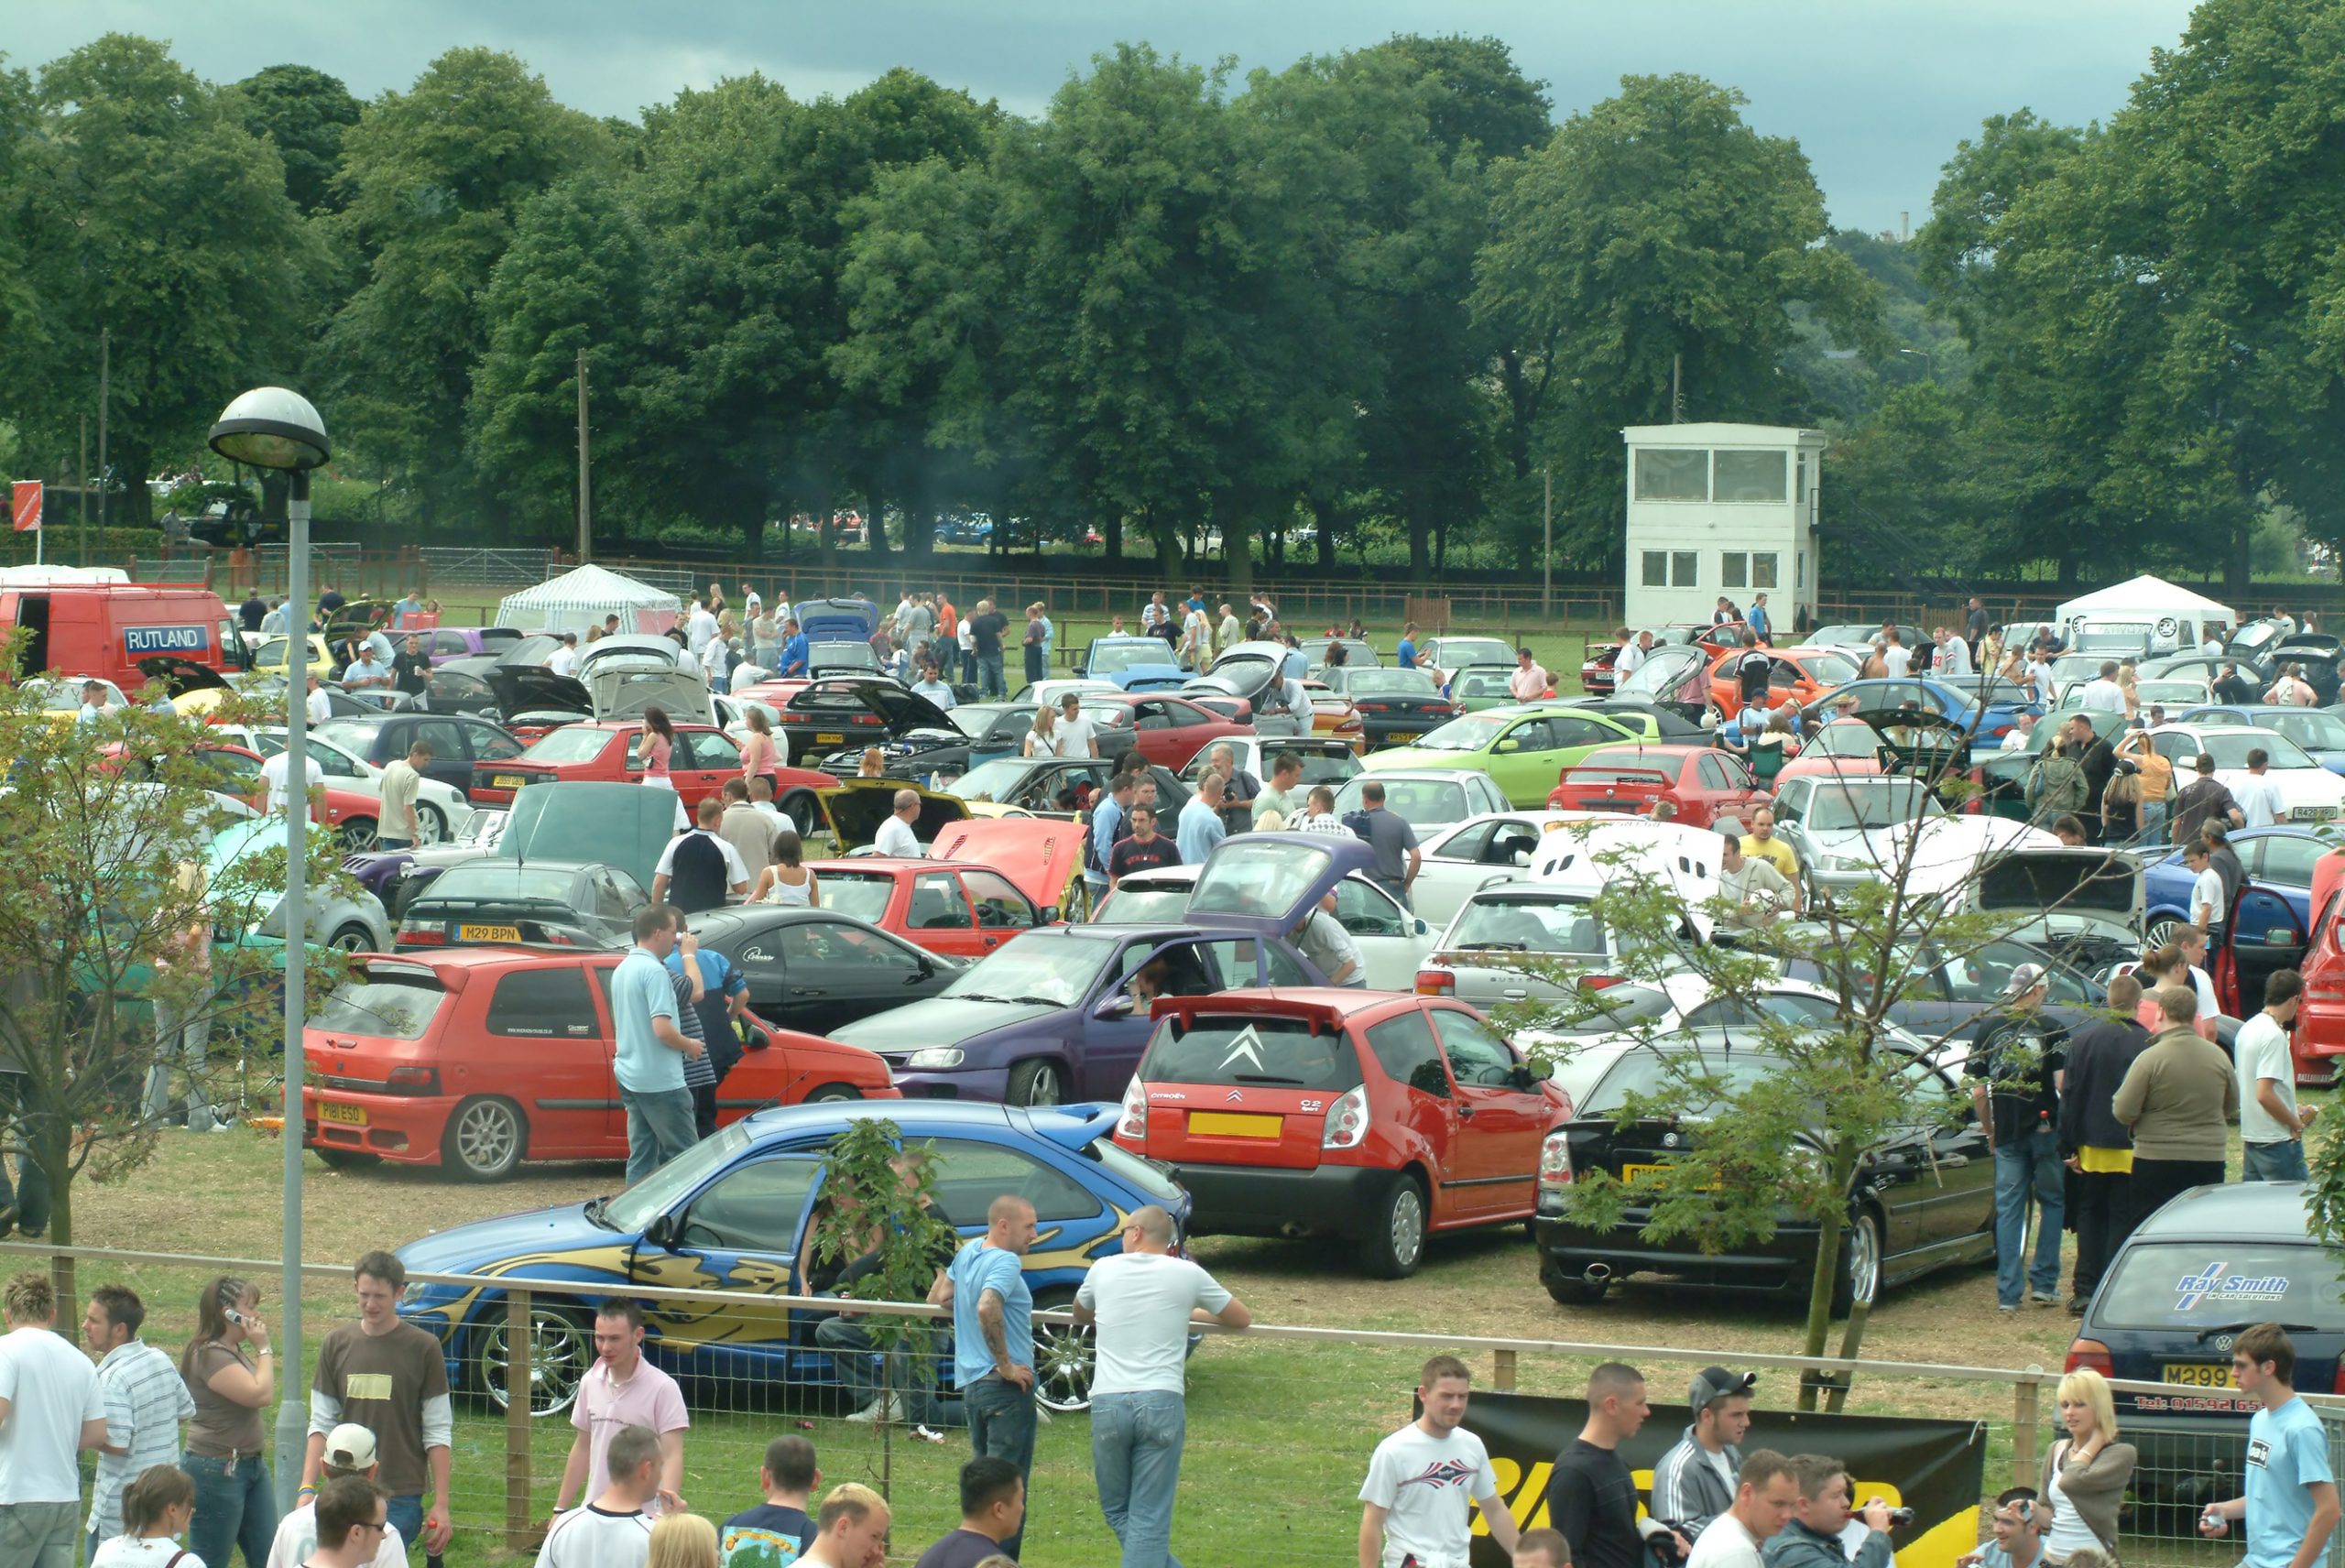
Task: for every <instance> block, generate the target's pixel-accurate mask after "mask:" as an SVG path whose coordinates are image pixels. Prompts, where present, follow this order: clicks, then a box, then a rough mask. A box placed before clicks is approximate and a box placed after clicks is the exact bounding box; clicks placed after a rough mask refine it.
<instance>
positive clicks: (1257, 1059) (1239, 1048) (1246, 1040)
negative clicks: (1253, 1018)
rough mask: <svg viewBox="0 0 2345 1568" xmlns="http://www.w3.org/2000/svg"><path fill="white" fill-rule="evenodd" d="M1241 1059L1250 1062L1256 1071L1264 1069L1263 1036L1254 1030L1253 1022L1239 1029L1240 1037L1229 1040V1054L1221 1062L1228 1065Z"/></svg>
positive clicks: (1225, 1065)
mask: <svg viewBox="0 0 2345 1568" xmlns="http://www.w3.org/2000/svg"><path fill="white" fill-rule="evenodd" d="M1240 1060H1243V1061H1245V1062H1250V1063H1251V1064H1252V1065H1253V1068H1254V1071H1255V1072H1257V1073H1260V1071H1262V1037H1261V1036H1260V1035H1258V1034H1256V1033H1255V1032H1254V1026H1253V1025H1251V1024H1249V1025H1247V1026H1246V1028H1245V1029H1241V1030H1239V1031H1238V1038H1237V1039H1235V1040H1231V1041H1230V1042H1229V1054H1228V1055H1227V1056H1225V1057H1223V1058H1222V1059H1221V1064H1222V1065H1223V1066H1224V1067H1227V1066H1228V1065H1229V1064H1230V1063H1231V1062H1237V1061H1240Z"/></svg>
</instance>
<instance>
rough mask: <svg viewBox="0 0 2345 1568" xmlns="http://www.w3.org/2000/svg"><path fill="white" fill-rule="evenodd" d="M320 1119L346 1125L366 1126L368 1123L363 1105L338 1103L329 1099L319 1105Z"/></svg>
mask: <svg viewBox="0 0 2345 1568" xmlns="http://www.w3.org/2000/svg"><path fill="white" fill-rule="evenodd" d="M318 1120H320V1121H322V1122H340V1123H342V1124H343V1125H344V1127H365V1125H366V1112H365V1108H364V1107H362V1106H358V1105H334V1104H333V1102H331V1101H329V1102H327V1103H326V1104H324V1105H320V1106H319V1107H318Z"/></svg>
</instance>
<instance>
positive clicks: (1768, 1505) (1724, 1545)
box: [1685, 1448, 1799, 1568]
mask: <svg viewBox="0 0 2345 1568" xmlns="http://www.w3.org/2000/svg"><path fill="white" fill-rule="evenodd" d="M1736 1482H1737V1485H1736V1486H1735V1492H1734V1506H1733V1507H1731V1508H1728V1509H1727V1511H1726V1512H1724V1513H1722V1514H1720V1515H1718V1518H1716V1519H1712V1520H1711V1521H1710V1522H1709V1525H1708V1527H1707V1529H1705V1530H1703V1531H1702V1533H1701V1534H1700V1535H1699V1536H1698V1537H1696V1539H1695V1541H1694V1553H1693V1555H1692V1556H1690V1557H1688V1558H1686V1559H1685V1568H1761V1558H1760V1555H1759V1549H1760V1548H1761V1547H1762V1546H1764V1545H1765V1544H1766V1543H1767V1541H1769V1540H1770V1539H1771V1538H1772V1537H1773V1536H1774V1534H1775V1533H1776V1532H1777V1531H1778V1530H1782V1529H1783V1525H1784V1523H1785V1522H1786V1521H1787V1520H1789V1519H1790V1518H1791V1517H1792V1509H1794V1508H1797V1507H1798V1506H1799V1481H1798V1478H1797V1477H1796V1476H1795V1475H1794V1474H1793V1472H1792V1462H1791V1461H1790V1460H1788V1459H1786V1458H1784V1457H1783V1455H1782V1454H1778V1453H1776V1452H1775V1451H1774V1450H1773V1449H1772V1448H1757V1449H1753V1450H1751V1452H1750V1453H1749V1454H1745V1455H1744V1456H1743V1460H1742V1469H1741V1471H1740V1473H1739V1474H1738V1475H1737V1476H1736Z"/></svg>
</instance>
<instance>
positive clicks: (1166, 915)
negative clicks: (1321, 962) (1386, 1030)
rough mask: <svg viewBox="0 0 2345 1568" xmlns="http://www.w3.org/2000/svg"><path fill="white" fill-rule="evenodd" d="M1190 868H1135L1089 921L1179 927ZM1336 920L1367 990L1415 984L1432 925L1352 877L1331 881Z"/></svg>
mask: <svg viewBox="0 0 2345 1568" xmlns="http://www.w3.org/2000/svg"><path fill="white" fill-rule="evenodd" d="M1200 869H1201V867H1198V866H1157V867H1155V868H1154V869H1152V870H1148V871H1135V872H1133V873H1132V874H1131V875H1130V876H1129V877H1125V878H1123V880H1121V881H1119V882H1118V883H1117V884H1116V890H1115V891H1114V892H1112V893H1110V894H1108V895H1107V898H1106V900H1105V901H1104V902H1102V903H1101V904H1100V906H1099V908H1098V910H1097V911H1096V913H1095V914H1093V915H1092V917H1091V918H1092V920H1093V922H1094V923H1096V924H1099V925H1111V926H1112V925H1163V924H1172V925H1178V924H1180V923H1182V920H1183V912H1184V911H1185V910H1186V909H1188V907H1189V893H1190V890H1191V889H1192V888H1194V887H1196V885H1197V873H1198V871H1199V870H1200ZM1336 920H1339V921H1341V922H1342V923H1343V928H1344V930H1345V931H1348V932H1350V933H1351V939H1352V941H1353V942H1355V943H1357V944H1358V947H1359V961H1360V967H1361V968H1362V969H1364V970H1366V971H1367V975H1368V985H1369V989H1370V990H1372V991H1407V990H1412V989H1413V988H1414V987H1415V985H1416V982H1417V969H1418V966H1419V965H1420V964H1423V961H1424V957H1425V955H1426V954H1427V953H1431V952H1432V951H1433V945H1434V934H1433V927H1432V926H1431V925H1429V924H1428V923H1426V921H1425V920H1423V918H1422V917H1420V916H1416V915H1412V914H1411V913H1409V911H1408V910H1406V909H1402V907H1401V906H1400V905H1399V904H1398V903H1396V902H1394V901H1393V898H1392V895H1391V894H1390V893H1387V892H1386V891H1385V890H1384V889H1383V888H1381V887H1378V886H1376V884H1375V883H1373V882H1370V881H1369V880H1368V879H1367V878H1366V877H1360V876H1358V875H1353V876H1350V877H1345V878H1344V879H1343V880H1342V881H1341V882H1338V883H1336Z"/></svg>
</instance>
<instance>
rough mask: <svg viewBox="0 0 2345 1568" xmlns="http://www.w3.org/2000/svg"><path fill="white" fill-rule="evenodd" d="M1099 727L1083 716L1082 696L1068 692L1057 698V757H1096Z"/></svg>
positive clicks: (1075, 692) (1074, 692) (1097, 753)
mask: <svg viewBox="0 0 2345 1568" xmlns="http://www.w3.org/2000/svg"><path fill="white" fill-rule="evenodd" d="M1098 734H1099V726H1098V725H1096V724H1093V723H1092V722H1091V721H1090V720H1089V719H1086V718H1085V717H1084V716H1083V696H1082V693H1080V692H1077V691H1068V692H1065V693H1063V695H1062V696H1061V697H1060V698H1059V730H1058V741H1059V755H1060V756H1061V757H1097V756H1098V755H1099V739H1098Z"/></svg>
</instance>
